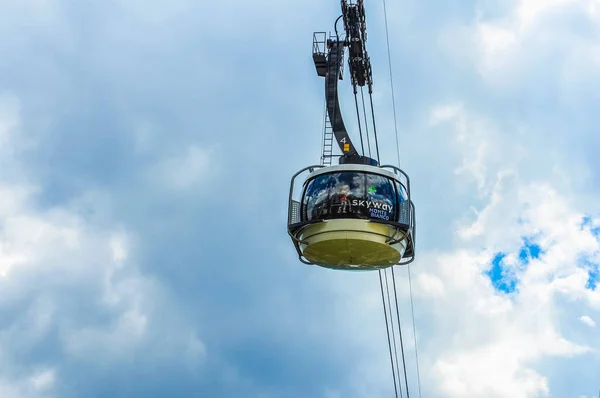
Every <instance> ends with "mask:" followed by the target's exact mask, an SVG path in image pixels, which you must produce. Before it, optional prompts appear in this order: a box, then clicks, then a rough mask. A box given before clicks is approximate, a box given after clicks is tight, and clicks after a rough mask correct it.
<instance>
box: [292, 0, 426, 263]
mask: <svg viewBox="0 0 600 398" xmlns="http://www.w3.org/2000/svg"><path fill="white" fill-rule="evenodd" d="M342 11H343V14H342V16H341V17H343V18H344V26H345V28H346V37H345V39H344V40H340V38H339V36H338V34H337V28H336V35H335V36H333V37H331V36H330V38H329V39H326V36H325V33H323V32H316V33H315V34H314V35H313V60H314V63H315V67H316V69H317V74H318V75H319V76H322V77H325V96H326V108H327V109H326V121H325V123H326V125H325V134H324V145H323V156H322V157H321V159H322V164H320V165H313V166H309V167H305V168H303V169H302V170H300V171H298V172H297V173H296V174H294V175H293V177H292V179H291V184H290V194H289V205H288V234H289V236H290V237H291V239H292V242H293V244H294V246H295V248H296V251H297V253H298V257H299V259H300V261H301V262H303V263H306V264H316V265H319V266H322V267H326V268H335V269H346V270H373V269H383V268H387V267H391V266H393V265H396V264H401V265H402V264H408V263H410V262H412V261H413V260H414V256H415V229H416V223H415V207H414V204H413V202H412V200H411V194H410V179H409V177H408V175H407V174H406V173H405V172H404V171H402V170H401V169H400V168H398V167H396V166H391V165H386V166H380V165H379V162H378V160H375V159H373V158H371V157H370V156H366V155H365V153H364V152H365V151H364V148H363V154H362V155H361V154H359V153H358V150H357V149H356V148H355V147H354V145H353V144H352V141H351V140H350V136H349V135H348V132H347V131H346V127H345V125H344V122H343V120H342V117H341V111H340V105H339V100H338V81H339V80H342V78H343V76H342V67H343V56H344V50H345V48H346V47H350V62H349V63H348V64H349V69H350V76H351V80H352V84H353V87H354V94H355V98H356V94H357V87H359V86H360V87H361V89H362V86H364V85H368V88H369V95H370V94H372V84H373V79H372V73H371V64H370V59H369V57H368V55H367V52H366V47H365V41H366V31H365V29H366V28H365V23H364V21H365V17H364V7H363V2H362V0H359V1H358V2H357V4H348V3H346V1H345V0H342ZM341 17H340V18H341ZM340 18H338V20H339V19H340ZM336 23H337V21H336ZM318 35H321V36H318ZM320 37H322V38H320ZM363 98H364V97H363ZM363 105H364V103H363ZM371 110H373V105H372V97H371ZM357 114H358V102H357ZM365 119H366V117H365ZM365 126H366V120H365ZM359 128H360V120H359ZM373 130H374V133H375V145H378V144H377V138H376V130H375V118H374V117H373ZM360 134H361V145H363V137H362V131H361V133H360ZM367 134H368V133H367ZM334 137H335V140H336V142H337V144H338V146H339V147H340V150H341V151H342V155H341V156H340V157H339V164H338V165H331V158H332V157H333V154H332V146H333V145H332V142H333V140H334ZM368 138H369V137H368V135H367V139H368ZM369 145H370V144H369ZM363 146H364V145H363ZM369 148H370V146H369ZM377 157H378V158H379V150H378V146H377ZM328 163H329V164H328ZM302 180H303V182H302ZM299 181H300V182H302V183H301V186H300V188H299V189H296V185H298V182H299Z"/></svg>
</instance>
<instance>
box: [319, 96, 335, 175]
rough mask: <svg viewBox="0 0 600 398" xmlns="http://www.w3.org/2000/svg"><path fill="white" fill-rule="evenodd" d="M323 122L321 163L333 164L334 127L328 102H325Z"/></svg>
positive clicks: (325, 164) (324, 164)
mask: <svg viewBox="0 0 600 398" xmlns="http://www.w3.org/2000/svg"><path fill="white" fill-rule="evenodd" d="M324 119H325V120H324V123H323V152H322V155H321V164H322V165H323V166H331V158H332V157H333V128H332V127H331V121H330V120H329V112H327V104H325V116H324Z"/></svg>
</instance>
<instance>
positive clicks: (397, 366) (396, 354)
mask: <svg viewBox="0 0 600 398" xmlns="http://www.w3.org/2000/svg"><path fill="white" fill-rule="evenodd" d="M384 275H385V290H386V293H387V299H388V308H389V309H390V325H391V327H392V342H393V344H394V358H395V360H396V371H397V372H398V383H399V385H400V388H399V390H400V398H402V377H401V375H400V365H398V346H397V345H396V331H395V330H394V315H393V314H392V300H391V298H390V286H389V283H388V276H387V275H388V274H387V269H386V270H385V271H384ZM396 301H397V300H396ZM400 342H402V335H400ZM402 357H404V352H402Z"/></svg>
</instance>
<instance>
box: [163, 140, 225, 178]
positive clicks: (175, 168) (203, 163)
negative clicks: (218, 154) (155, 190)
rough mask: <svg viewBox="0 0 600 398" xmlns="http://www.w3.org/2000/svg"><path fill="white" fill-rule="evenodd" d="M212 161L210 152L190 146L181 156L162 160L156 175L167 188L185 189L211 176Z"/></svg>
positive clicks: (212, 169) (212, 171)
mask: <svg viewBox="0 0 600 398" xmlns="http://www.w3.org/2000/svg"><path fill="white" fill-rule="evenodd" d="M213 161H214V159H213V157H212V156H211V151H210V150H207V149H203V148H200V147H198V146H196V145H191V146H189V147H187V148H186V150H185V152H184V153H183V154H181V155H178V156H173V157H171V158H168V159H165V160H163V161H162V162H161V163H160V164H159V165H158V168H157V172H156V175H158V177H159V180H160V181H161V182H162V183H163V184H165V185H166V186H168V187H172V188H175V189H187V188H191V187H192V186H194V185H196V184H198V183H199V182H201V181H203V179H204V178H209V177H211V176H212V174H213V173H214V171H215V170H214V164H211V163H212V162H213ZM211 166H213V167H211Z"/></svg>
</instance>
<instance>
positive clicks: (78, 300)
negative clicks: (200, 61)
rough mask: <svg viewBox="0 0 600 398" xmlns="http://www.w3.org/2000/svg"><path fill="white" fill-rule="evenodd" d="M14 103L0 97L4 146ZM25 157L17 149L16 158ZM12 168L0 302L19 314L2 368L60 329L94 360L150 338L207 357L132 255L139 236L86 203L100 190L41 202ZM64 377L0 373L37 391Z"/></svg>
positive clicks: (0, 208)
mask: <svg viewBox="0 0 600 398" xmlns="http://www.w3.org/2000/svg"><path fill="white" fill-rule="evenodd" d="M6 109H7V107H6V106H4V107H1V106H0V126H5V127H4V130H3V131H2V132H3V136H4V137H10V140H5V141H4V147H3V148H2V151H11V150H12V147H11V145H13V144H14V145H17V144H16V142H15V140H18V138H19V137H18V136H17V135H15V134H14V133H15V131H17V129H18V128H19V126H20V119H19V117H18V113H17V112H8V113H7V112H6ZM10 109H16V108H15V107H11V108H10ZM3 112H4V113H3ZM7 115H8V116H7ZM15 115H16V116H15ZM2 117H3V118H4V119H2ZM6 126H8V127H6ZM190 154H191V160H189V161H188V162H187V163H186V164H185V166H187V168H188V171H190V169H191V172H192V173H195V174H194V176H196V177H197V173H198V172H199V171H201V169H202V166H203V165H202V163H201V162H200V163H197V162H195V156H196V155H197V152H196V151H191V152H190ZM18 162H19V158H18V157H15V158H14V159H13V160H12V163H13V164H17V165H18ZM7 177H9V176H8V175H6V174H0V193H1V194H2V195H1V199H0V309H2V310H3V311H6V313H11V312H16V314H17V315H16V316H15V317H14V319H13V321H12V322H11V323H9V324H8V325H3V326H2V329H1V330H0V332H1V333H0V347H3V350H0V373H3V374H4V373H6V372H5V371H6V370H7V369H11V368H12V366H18V365H17V364H18V363H19V362H20V357H21V356H22V355H23V354H26V353H28V352H29V351H30V350H31V349H32V347H33V346H34V345H35V344H41V343H42V342H43V341H44V339H46V338H48V336H49V335H52V334H53V333H55V334H57V335H58V336H59V339H60V342H61V343H62V348H63V349H64V352H65V353H66V355H70V356H71V357H72V358H74V359H76V360H80V361H91V362H93V363H96V364H98V363H101V362H102V361H109V362H119V361H127V360H129V359H130V358H132V357H133V356H134V354H139V353H140V352H146V353H149V352H150V351H148V350H147V347H148V346H151V347H153V350H152V352H153V353H154V352H161V351H162V353H161V355H163V354H164V352H165V351H166V352H169V353H170V354H171V355H175V354H174V353H175V352H177V351H178V350H179V346H181V347H187V349H188V350H189V352H190V353H192V354H193V355H192V356H191V357H192V358H195V359H197V358H202V357H203V356H204V349H203V343H202V341H201V340H200V339H199V338H198V337H197V336H196V335H195V331H194V329H193V327H192V326H191V325H190V324H189V323H188V322H186V321H185V320H184V319H179V318H178V315H176V311H173V310H172V309H170V302H169V301H168V300H167V299H166V298H165V296H164V293H163V292H162V287H161V285H160V284H159V283H157V281H155V280H154V279H153V278H152V277H150V276H148V275H144V274H143V273H142V272H141V269H140V267H139V264H138V263H137V261H139V258H138V257H137V256H135V255H133V254H132V242H135V239H136V237H135V235H134V234H133V233H131V232H130V231H128V230H127V229H126V228H124V227H122V226H120V225H118V224H117V223H116V222H113V223H109V222H107V220H102V222H100V223H95V222H93V221H91V220H92V219H87V218H86V217H85V216H84V214H85V213H86V212H85V211H84V212H79V210H80V209H82V208H92V209H95V210H98V209H100V208H101V207H100V206H96V204H97V202H96V199H97V198H99V197H102V195H88V194H87V193H85V192H84V193H83V195H82V196H81V198H78V199H77V200H74V205H73V206H72V207H71V206H70V205H69V204H64V205H60V206H51V207H40V206H39V205H37V203H39V195H40V193H42V190H41V188H40V187H38V186H36V185H34V184H32V185H19V184H18V183H15V182H12V181H10V180H9V179H8V178H7ZM98 204H102V203H98ZM136 243H139V242H136ZM162 311H166V313H167V314H168V315H165V314H163V313H161V312H162ZM95 314H98V316H97V317H95ZM82 315H84V316H82ZM93 318H97V319H94V320H91V319H93ZM190 335H193V336H194V337H193V339H191V340H190V337H189V336H190ZM156 346H158V347H160V348H156ZM31 365H35V363H32V364H31ZM6 374H8V373H6ZM58 378H59V376H58V372H57V371H56V370H55V369H42V370H40V371H38V372H35V373H34V374H32V375H30V376H28V379H27V380H28V381H27V382H25V381H22V380H7V381H6V382H5V384H2V381H0V395H1V396H2V397H5V396H6V397H11V396H24V397H29V396H32V397H34V396H37V395H35V394H37V393H38V392H39V393H40V394H42V393H44V391H47V390H52V387H53V385H54V384H58V383H60V380H58ZM30 390H31V391H32V392H31V393H30V392H27V391H30Z"/></svg>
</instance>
